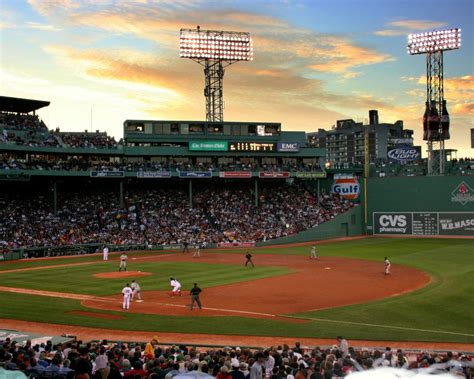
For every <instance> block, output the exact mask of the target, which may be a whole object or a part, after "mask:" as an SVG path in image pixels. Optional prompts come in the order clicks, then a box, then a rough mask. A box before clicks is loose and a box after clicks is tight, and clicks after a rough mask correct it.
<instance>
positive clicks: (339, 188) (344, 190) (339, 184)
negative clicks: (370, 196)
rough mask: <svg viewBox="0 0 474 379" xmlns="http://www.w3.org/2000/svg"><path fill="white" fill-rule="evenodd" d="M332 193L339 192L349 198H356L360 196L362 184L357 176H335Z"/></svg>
mask: <svg viewBox="0 0 474 379" xmlns="http://www.w3.org/2000/svg"><path fill="white" fill-rule="evenodd" d="M331 191H332V193H337V194H339V195H341V196H342V197H344V198H346V199H348V200H355V199H357V198H358V197H359V192H360V186H359V182H358V180H357V179H356V178H353V177H352V178H347V177H346V178H334V183H333V184H332V189H331Z"/></svg>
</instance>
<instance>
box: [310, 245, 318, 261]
mask: <svg viewBox="0 0 474 379" xmlns="http://www.w3.org/2000/svg"><path fill="white" fill-rule="evenodd" d="M309 258H310V259H318V250H317V249H316V245H313V246H312V247H311V253H310V255H309Z"/></svg>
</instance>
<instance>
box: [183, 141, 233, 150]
mask: <svg viewBox="0 0 474 379" xmlns="http://www.w3.org/2000/svg"><path fill="white" fill-rule="evenodd" d="M228 148H229V143H228V142H227V141H192V142H189V151H227V150H228Z"/></svg>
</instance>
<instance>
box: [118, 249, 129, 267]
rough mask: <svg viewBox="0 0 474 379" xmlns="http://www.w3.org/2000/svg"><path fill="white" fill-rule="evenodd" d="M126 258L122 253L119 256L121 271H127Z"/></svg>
mask: <svg viewBox="0 0 474 379" xmlns="http://www.w3.org/2000/svg"><path fill="white" fill-rule="evenodd" d="M127 260H128V257H127V254H125V253H122V255H121V256H120V267H119V271H122V270H124V271H127Z"/></svg>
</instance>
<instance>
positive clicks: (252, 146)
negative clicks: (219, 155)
mask: <svg viewBox="0 0 474 379" xmlns="http://www.w3.org/2000/svg"><path fill="white" fill-rule="evenodd" d="M275 148H276V144H275V143H272V142H230V143H229V151H250V152H262V153H265V152H271V151H275Z"/></svg>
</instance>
